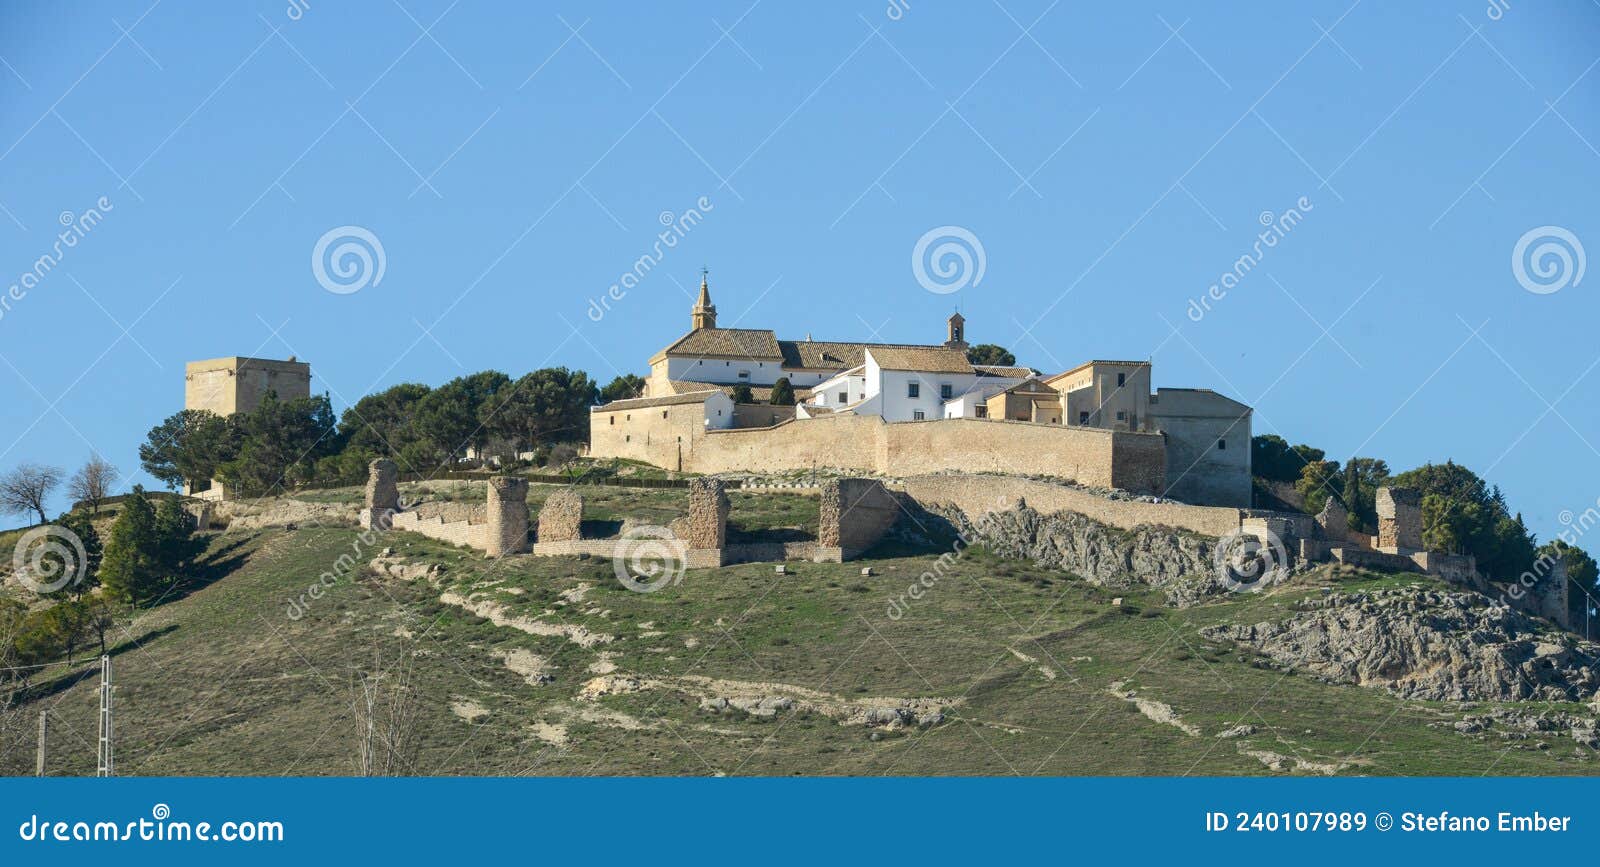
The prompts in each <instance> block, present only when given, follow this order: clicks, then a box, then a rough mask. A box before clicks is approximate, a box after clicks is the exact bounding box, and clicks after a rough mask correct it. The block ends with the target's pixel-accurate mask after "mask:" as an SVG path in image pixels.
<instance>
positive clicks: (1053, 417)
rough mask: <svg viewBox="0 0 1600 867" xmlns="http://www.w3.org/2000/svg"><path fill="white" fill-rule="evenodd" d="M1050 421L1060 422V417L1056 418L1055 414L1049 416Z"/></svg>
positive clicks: (1053, 422)
mask: <svg viewBox="0 0 1600 867" xmlns="http://www.w3.org/2000/svg"><path fill="white" fill-rule="evenodd" d="M1050 423H1051V424H1060V423H1061V419H1058V418H1056V417H1055V416H1050Z"/></svg>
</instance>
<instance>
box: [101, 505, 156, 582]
mask: <svg viewBox="0 0 1600 867" xmlns="http://www.w3.org/2000/svg"><path fill="white" fill-rule="evenodd" d="M162 565H163V564H162V562H161V539H160V537H159V536H158V535H157V533H156V510H155V509H154V508H152V507H151V505H150V500H149V499H148V498H146V497H145V495H144V488H142V487H139V486H134V489H133V496H131V497H129V498H128V499H127V500H125V501H123V504H122V512H121V513H120V514H118V515H117V521H116V523H115V524H112V525H111V534H110V537H109V538H108V539H107V541H106V546H105V556H104V558H103V559H102V560H101V561H100V581H101V583H102V584H103V585H105V589H106V592H107V593H109V594H111V596H112V598H114V599H117V600H119V601H121V602H126V603H128V604H130V605H136V606H142V605H148V604H150V603H151V602H153V601H155V600H156V599H157V598H158V597H159V596H160V595H161V590H162V585H163V579H164V577H165V574H166V572H165V570H164V569H163V568H162Z"/></svg>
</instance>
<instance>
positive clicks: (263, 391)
mask: <svg viewBox="0 0 1600 867" xmlns="http://www.w3.org/2000/svg"><path fill="white" fill-rule="evenodd" d="M183 378H184V384H183V408H184V409H203V410H209V411H210V412H214V413H216V414H217V415H220V416H230V415H233V414H234V413H236V412H250V411H251V410H253V409H255V408H256V407H258V406H260V405H261V399H262V398H264V397H266V395H267V392H269V391H273V392H277V394H278V399H279V400H294V399H295V398H299V397H310V396H311V365H309V364H307V363H305V362H304V361H297V360H295V358H294V356H290V357H289V358H288V360H286V361H275V360H273V359H269V358H245V357H243V356H237V355H235V356H229V357H227V358H212V359H208V360H206V361H191V362H189V363H188V365H186V366H185V368H184V377H183Z"/></svg>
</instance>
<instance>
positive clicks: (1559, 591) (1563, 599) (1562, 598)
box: [1517, 557, 1572, 629]
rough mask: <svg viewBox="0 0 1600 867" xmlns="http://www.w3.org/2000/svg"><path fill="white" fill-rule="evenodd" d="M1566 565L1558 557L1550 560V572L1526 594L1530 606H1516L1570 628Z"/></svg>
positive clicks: (1570, 616) (1570, 610) (1570, 611)
mask: <svg viewBox="0 0 1600 867" xmlns="http://www.w3.org/2000/svg"><path fill="white" fill-rule="evenodd" d="M1569 593H1570V590H1569V582H1568V580H1567V564H1566V561H1564V560H1562V559H1561V558H1560V557H1552V558H1550V571H1548V572H1546V573H1545V575H1544V577H1543V578H1540V579H1539V580H1538V583H1537V584H1534V585H1533V589H1532V590H1530V591H1529V592H1528V594H1527V597H1526V598H1527V599H1528V601H1529V602H1530V603H1531V604H1530V605H1527V606H1524V605H1518V606H1517V607H1519V608H1524V609H1525V610H1530V611H1532V612H1533V613H1534V614H1537V615H1539V616H1540V617H1544V618H1546V619H1548V620H1549V621H1550V622H1552V623H1554V624H1556V625H1558V626H1560V627H1562V628H1564V629H1571V628H1572V609H1570V608H1568V607H1567V606H1568V603H1569V600H1568V596H1569Z"/></svg>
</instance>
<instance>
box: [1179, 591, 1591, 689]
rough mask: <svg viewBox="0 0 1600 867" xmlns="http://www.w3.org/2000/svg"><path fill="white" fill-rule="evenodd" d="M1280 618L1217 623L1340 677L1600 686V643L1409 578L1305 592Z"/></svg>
mask: <svg viewBox="0 0 1600 867" xmlns="http://www.w3.org/2000/svg"><path fill="white" fill-rule="evenodd" d="M1296 607H1297V608H1298V609H1299V613H1297V614H1296V615H1295V616H1293V617H1291V618H1289V619H1288V620H1285V621H1282V622H1277V623H1270V622H1269V623H1257V624H1255V625H1254V626H1243V625H1237V626H1235V625H1226V626H1212V627H1208V628H1206V629H1203V630H1201V634H1203V635H1205V636H1206V637H1207V638H1225V639H1229V640H1232V641H1236V642H1239V643H1241V644H1245V645H1248V646H1250V647H1253V648H1255V649H1256V650H1259V651H1261V652H1262V653H1264V654H1266V655H1267V656H1268V657H1269V658H1271V659H1272V660H1273V661H1274V662H1275V663H1277V664H1279V665H1282V666H1285V667H1292V668H1296V669H1301V670H1304V671H1307V672H1310V673H1311V674H1312V675H1314V676H1316V677H1318V678H1321V679H1323V680H1327V681H1332V682H1335V683H1354V684H1360V685H1362V686H1380V687H1384V688H1387V689H1389V690H1390V691H1391V692H1393V693H1395V694H1396V695H1399V696H1401V697H1404V698H1415V699H1432V700H1443V701H1510V700H1538V701H1582V700H1585V699H1588V698H1590V697H1592V696H1594V695H1595V692H1596V689H1597V687H1600V676H1597V674H1596V671H1595V665H1596V662H1597V661H1600V645H1596V644H1592V643H1589V642H1584V641H1578V640H1575V639H1565V640H1564V639H1563V638H1561V637H1559V636H1558V635H1557V634H1556V633H1553V632H1550V631H1548V630H1549V627H1548V625H1547V624H1545V623H1544V621H1542V620H1538V619H1536V618H1533V617H1529V616H1527V615H1524V614H1521V613H1519V612H1516V611H1513V610H1511V609H1508V608H1506V607H1504V606H1501V605H1497V604H1495V603H1494V602H1493V601H1492V600H1490V599H1489V598H1488V597H1485V596H1483V595H1481V594H1478V593H1472V592H1464V593H1447V592H1441V591H1436V590H1427V589H1423V588H1420V587H1403V588H1395V589H1390V590H1379V591H1374V592H1370V593H1351V594H1338V595H1331V596H1325V597H1320V598H1313V599H1307V600H1304V601H1302V602H1301V603H1300V604H1298V605H1297V606H1296Z"/></svg>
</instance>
